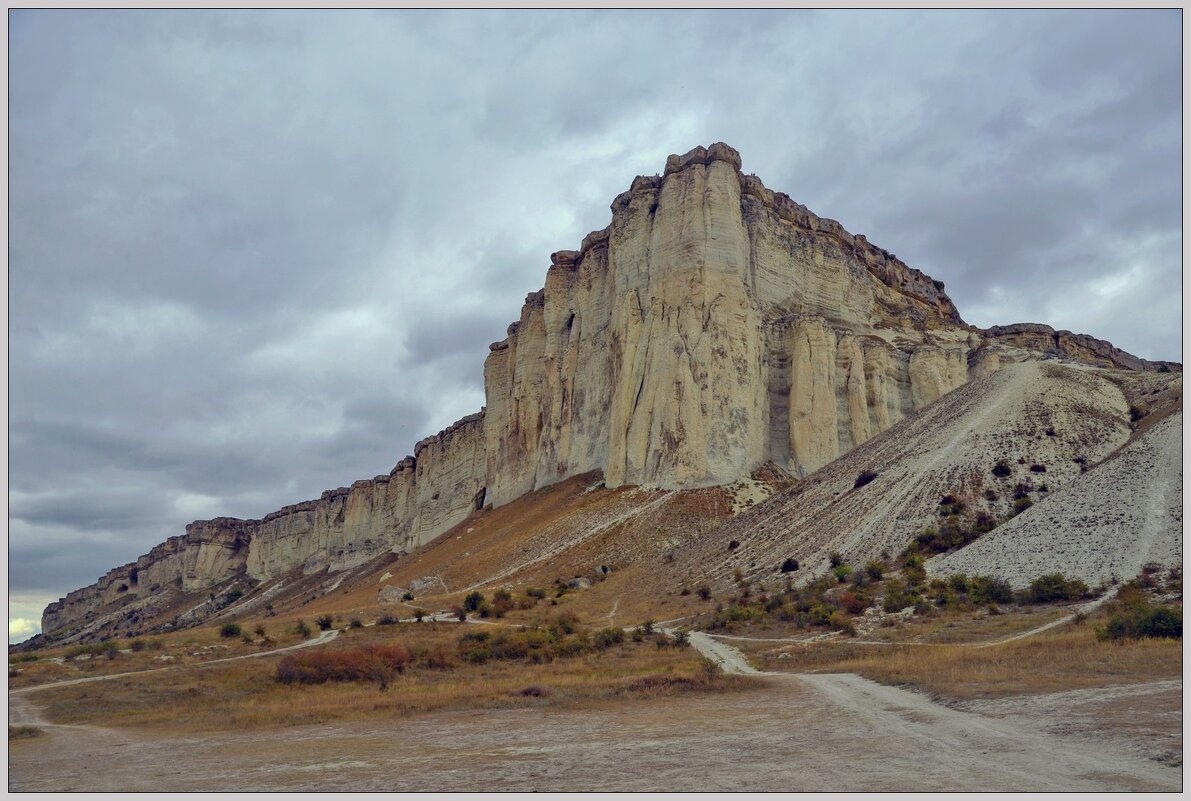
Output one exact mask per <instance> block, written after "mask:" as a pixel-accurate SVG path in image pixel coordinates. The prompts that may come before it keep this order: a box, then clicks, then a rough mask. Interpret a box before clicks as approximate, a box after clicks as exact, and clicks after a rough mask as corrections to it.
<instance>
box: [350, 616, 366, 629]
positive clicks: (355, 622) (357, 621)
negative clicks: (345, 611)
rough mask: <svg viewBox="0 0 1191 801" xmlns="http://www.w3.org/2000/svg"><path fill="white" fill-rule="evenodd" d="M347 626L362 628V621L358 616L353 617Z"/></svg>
mask: <svg viewBox="0 0 1191 801" xmlns="http://www.w3.org/2000/svg"><path fill="white" fill-rule="evenodd" d="M348 628H351V629H362V628H364V623H363V622H362V621H361V620H360V618H358V617H353V618H352V620H351V623H349V624H348Z"/></svg>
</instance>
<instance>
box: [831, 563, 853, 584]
mask: <svg viewBox="0 0 1191 801" xmlns="http://www.w3.org/2000/svg"><path fill="white" fill-rule="evenodd" d="M831 573H832V575H833V576H835V578H836V579H837V580H838V581H840V582H841V583H842V582H845V581H847V580H848V576H850V575H852V568H851V567H850V566H849V565H837V566H836V568H835V569H834V570H832V571H831Z"/></svg>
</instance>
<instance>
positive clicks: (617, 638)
mask: <svg viewBox="0 0 1191 801" xmlns="http://www.w3.org/2000/svg"><path fill="white" fill-rule="evenodd" d="M592 640H593V644H594V645H595V647H596V648H598V649H600V650H604V649H605V648H611V647H612V646H613V645H620V644H621V643H622V642H624V630H623V629H618V628H606V629H600V630H599V631H597V632H596V633H595V635H594V636H593V637H592Z"/></svg>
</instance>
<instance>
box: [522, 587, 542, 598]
mask: <svg viewBox="0 0 1191 801" xmlns="http://www.w3.org/2000/svg"><path fill="white" fill-rule="evenodd" d="M525 597H526V598H532V599H534V600H535V601H540V600H542V599H543V598H545V597H546V591H545V590H543V589H541V588H539V587H526V588H525Z"/></svg>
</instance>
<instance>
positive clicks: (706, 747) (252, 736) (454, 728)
mask: <svg viewBox="0 0 1191 801" xmlns="http://www.w3.org/2000/svg"><path fill="white" fill-rule="evenodd" d="M690 638H691V643H692V645H694V646H695V647H696V648H699V649H700V651H701V652H702V653H704V654H705V655H707V656H708V657H709V658H711V659H713V660H715V661H716V662H717V663H719V664H721V665H722V666H723V668H724V669H725V670H727V671H729V672H739V673H752V674H755V675H758V676H759V677H760V679H761V683H760V685H759V686H758V687H757V688H756V689H753V690H748V691H744V692H737V693H727V694H723V695H714V694H707V695H691V696H677V697H672V698H658V699H646V700H640V699H638V700H621V701H608V702H604V703H600V704H596V705H594V706H591V707H584V708H568V707H560V706H540V707H529V708H519V709H498V710H468V711H458V712H439V713H433V714H426V715H419V716H415V717H410V718H403V719H394V720H381V721H368V722H359V723H351V724H332V725H317V726H295V727H290V728H285V729H275V730H270V731H268V732H267V736H262V733H261V732H228V733H218V734H204V735H193V734H191V735H181V734H172V733H167V732H132V731H128V732H125V731H120V732H116V731H111V730H104V729H98V728H95V727H83V726H53V725H47V724H44V722H43V721H40V720H39V719H38V718H37V716H36V710H35V709H31V708H30V706H29V702H28V700H27V699H25V698H22V697H20V696H10V704H11V705H10V721H14V722H16V721H22V722H31V723H34V724H36V725H42V726H43V727H44V728H45V730H46V732H47V733H46V735H45V736H43V737H38V738H32V739H28V740H14V741H11V742H10V751H9V789H10V790H16V791H23V790H123V791H127V790H138V789H153V790H158V791H182V790H215V789H222V790H243V791H251V790H259V791H267V790H277V791H310V790H344V791H407V792H412V791H476V790H518V791H531V790H540V791H565V790H610V791H617V790H620V791H630V790H638V791H699V790H704V791H749V790H752V791H766V790H767V791H846V790H852V791H865V790H870V791H871V790H904V791H932V790H935V791H948V790H952V791H954V790H1001V791H1024V790H1085V791H1096V790H1100V791H1104V790H1168V791H1174V790H1179V789H1180V788H1181V778H1182V777H1181V770H1180V769H1179V768H1178V767H1174V766H1172V765H1171V764H1164V763H1163V762H1160V761H1157V760H1156V758H1154V756H1153V754H1152V753H1151V751H1146V750H1138V749H1132V750H1131V749H1129V748H1127V747H1125V746H1124V745H1122V743H1121V742H1120V741H1119V740H1111V739H1110V740H1104V738H1103V737H1102V734H1103V732H1102V731H1099V730H1098V729H1097V727H1096V725H1094V723H1095V720H1098V718H1095V715H1092V714H1091V713H1090V712H1089V713H1088V714H1086V715H1083V717H1081V718H1080V720H1081V721H1083V723H1082V724H1081V726H1076V727H1074V728H1072V727H1070V726H1066V727H1065V726H1064V725H1063V724H1065V723H1069V722H1070V719H1069V717H1068V714H1067V713H1068V710H1071V709H1073V708H1075V707H1074V706H1073V703H1074V701H1073V700H1072V699H1070V698H1067V697H1065V696H1069V695H1071V694H1064V693H1060V694H1056V695H1054V696H1036V697H1033V698H1030V699H1023V700H1021V704H1022V705H1024V706H1023V707H1022V708H1015V707H1014V705H1013V703H1009V704H1006V703H1004V702H990V704H991V705H986V706H985V707H984V708H982V709H981V710H980V711H979V712H977V711H972V710H958V709H952V708H948V707H944V706H941V705H939V704H936V703H934V702H932V701H930V700H929V699H927V698H926V697H924V696H921V695H917V694H915V693H910V692H906V691H904V690H899V689H896V688H892V687H885V686H882V685H878V684H874V683H873V682H870V681H867V680H865V679H862V678H860V677H858V676H855V675H851V674H840V675H791V674H778V675H775V674H762V673H759V672H758V671H756V670H755V669H754V668H752V667H751V666H750V665H749V664H748V662H747V660H745V658H744V656H743V655H742V654H740V652H739V651H737V650H736V649H735V648H732V647H731V646H729V645H727V644H726V643H723V642H717V641H715V640H713V639H712V638H710V637H708V636H707V635H705V634H702V633H698V632H695V633H692V634H691V635H690ZM1158 685H1161V686H1158ZM1083 692H1084V696H1088V697H1091V696H1089V694H1088V693H1087V691H1083ZM1171 693H1177V694H1178V696H1179V697H1181V684H1180V685H1178V686H1177V687H1176V686H1174V685H1172V683H1171V682H1160V683H1158V684H1157V685H1155V686H1154V687H1148V686H1140V687H1139V686H1134V687H1133V688H1131V689H1130V690H1129V691H1128V692H1126V693H1120V694H1117V695H1115V696H1112V700H1113V701H1114V702H1115V703H1114V708H1116V709H1117V711H1118V713H1120V714H1123V715H1127V714H1128V711H1129V710H1130V709H1132V708H1136V706H1135V705H1136V704H1137V703H1138V702H1139V700H1142V701H1144V700H1145V699H1147V698H1151V699H1152V701H1153V704H1152V706H1153V707H1154V708H1158V707H1161V708H1163V709H1167V710H1168V711H1169V712H1170V714H1173V715H1174V716H1175V718H1177V717H1178V710H1179V704H1178V699H1177V698H1174V699H1172V697H1171ZM1081 697H1082V696H1081ZM1106 697H1107V696H1106ZM998 704H1000V705H999V706H998ZM1131 705H1133V706H1131ZM1035 707H1036V708H1039V709H1042V710H1044V713H1043V714H1042V715H1031V714H1030V713H1029V711H1028V710H1029V709H1031V708H1035ZM1094 718H1095V720H1094ZM1085 724H1086V725H1085ZM1179 750H1180V752H1181V748H1180V749H1179Z"/></svg>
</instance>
